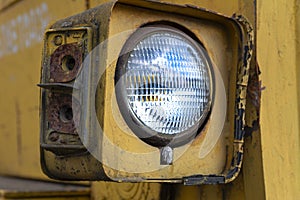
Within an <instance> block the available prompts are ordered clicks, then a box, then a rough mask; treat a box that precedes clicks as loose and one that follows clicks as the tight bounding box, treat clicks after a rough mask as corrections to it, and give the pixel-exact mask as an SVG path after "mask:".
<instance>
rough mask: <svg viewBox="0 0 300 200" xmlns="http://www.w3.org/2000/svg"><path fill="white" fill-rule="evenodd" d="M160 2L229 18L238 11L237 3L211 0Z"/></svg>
mask: <svg viewBox="0 0 300 200" xmlns="http://www.w3.org/2000/svg"><path fill="white" fill-rule="evenodd" d="M107 1H109V0H91V3H90V6H91V7H95V6H97V5H99V4H102V3H104V2H107ZM161 2H168V3H176V4H190V5H195V6H198V7H202V8H206V9H209V10H213V11H215V12H220V13H223V14H225V15H228V16H231V15H232V14H233V13H235V12H237V11H238V10H239V4H238V1H226V3H225V1H224V0H213V1H199V0H162V1H161Z"/></svg>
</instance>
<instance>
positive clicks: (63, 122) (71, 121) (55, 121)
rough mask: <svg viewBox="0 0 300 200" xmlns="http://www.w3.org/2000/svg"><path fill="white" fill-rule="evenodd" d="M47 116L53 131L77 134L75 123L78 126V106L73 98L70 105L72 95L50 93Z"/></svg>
mask: <svg viewBox="0 0 300 200" xmlns="http://www.w3.org/2000/svg"><path fill="white" fill-rule="evenodd" d="M72 106H73V107H72ZM47 116H48V121H49V125H50V128H52V129H53V130H55V131H57V132H61V133H71V134H77V130H76V126H75V123H76V124H78V123H79V121H80V105H79V102H78V101H76V100H75V99H74V98H73V105H72V95H70V94H61V93H54V92H53V93H50V97H49V107H48V109H47Z"/></svg>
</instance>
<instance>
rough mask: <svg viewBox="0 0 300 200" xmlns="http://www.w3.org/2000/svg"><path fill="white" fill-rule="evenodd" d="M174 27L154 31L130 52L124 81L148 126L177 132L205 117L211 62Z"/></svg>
mask: <svg viewBox="0 0 300 200" xmlns="http://www.w3.org/2000/svg"><path fill="white" fill-rule="evenodd" d="M195 45H196V44H194V43H192V42H190V41H189V40H188V39H185V38H184V37H183V36H182V35H181V34H177V33H176V32H171V31H170V32H169V31H161V32H154V33H152V34H150V35H148V36H147V37H145V38H144V39H143V40H141V41H140V42H139V43H138V44H137V45H136V46H135V48H134V49H133V50H132V51H131V52H130V54H129V58H128V62H127V64H126V70H125V71H126V73H125V77H124V78H125V87H126V95H127V99H128V103H129V105H130V108H131V109H132V111H133V113H134V114H135V116H136V117H137V118H138V119H139V120H140V121H141V122H142V123H143V124H144V125H146V126H148V127H149V128H150V129H152V130H154V131H156V132H158V133H161V134H172V135H173V134H178V133H181V132H183V131H186V130H188V129H189V128H191V127H192V126H194V125H195V124H196V123H199V120H200V119H201V118H202V115H203V113H204V111H205V110H206V109H207V106H208V104H209V101H210V76H209V72H208V66H206V65H207V64H206V63H207V62H206V61H204V60H203V59H205V58H204V57H203V55H202V54H201V52H200V51H201V50H200V48H197V47H196V46H195Z"/></svg>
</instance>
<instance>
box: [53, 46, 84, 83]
mask: <svg viewBox="0 0 300 200" xmlns="http://www.w3.org/2000/svg"><path fill="white" fill-rule="evenodd" d="M81 64H82V51H81V48H80V47H79V46H78V45H77V43H71V44H64V45H61V46H59V47H58V48H57V49H56V50H55V51H54V52H53V54H52V55H51V59H50V80H52V81H54V82H69V81H72V80H73V79H75V78H76V76H77V74H78V71H79V69H80V67H81Z"/></svg>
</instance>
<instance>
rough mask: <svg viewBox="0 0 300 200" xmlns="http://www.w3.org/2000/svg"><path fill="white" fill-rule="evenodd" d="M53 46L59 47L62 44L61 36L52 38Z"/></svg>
mask: <svg viewBox="0 0 300 200" xmlns="http://www.w3.org/2000/svg"><path fill="white" fill-rule="evenodd" d="M54 44H55V45H56V46H59V45H61V44H62V37H61V35H57V36H55V37H54Z"/></svg>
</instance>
